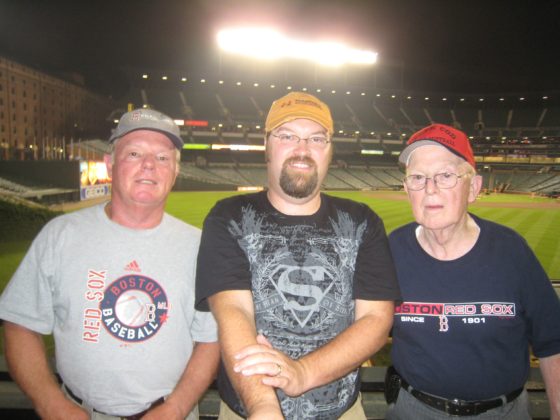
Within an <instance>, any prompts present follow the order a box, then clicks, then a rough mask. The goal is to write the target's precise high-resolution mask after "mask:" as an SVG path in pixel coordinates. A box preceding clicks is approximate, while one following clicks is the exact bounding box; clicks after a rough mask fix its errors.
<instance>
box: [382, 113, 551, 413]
mask: <svg viewBox="0 0 560 420" xmlns="http://www.w3.org/2000/svg"><path fill="white" fill-rule="evenodd" d="M399 160H400V162H401V164H403V165H404V166H405V167H406V176H405V178H404V188H405V190H406V192H407V194H408V198H409V200H410V202H411V205H412V212H413V214H414V217H415V219H416V222H413V223H410V224H408V225H406V226H403V227H401V228H399V229H397V230H395V231H393V232H392V233H391V235H390V236H389V240H390V244H391V250H392V252H393V257H394V259H395V264H396V267H397V275H398V279H399V284H400V288H401V292H402V297H403V302H402V303H401V304H400V305H399V306H397V307H396V308H395V319H394V325H393V348H392V361H393V363H394V369H390V371H389V373H388V376H387V381H386V392H387V393H386V396H387V399H388V402H389V403H390V405H389V410H388V413H387V418H388V419H411V418H414V419H447V418H449V417H450V416H453V417H457V416H467V417H469V418H472V417H471V416H473V417H481V418H488V419H490V418H491V419H498V418H507V419H530V418H531V417H530V413H529V404H528V397H527V391H525V390H524V388H523V387H524V385H525V382H526V381H527V377H528V373H529V346H531V347H532V350H533V353H534V354H535V355H536V356H537V357H539V359H540V367H541V370H542V373H543V378H544V380H545V383H546V387H547V394H548V398H549V401H550V413H551V418H553V419H558V418H560V417H559V415H560V322H559V320H560V302H559V300H558V297H557V296H556V293H555V292H554V290H553V288H552V286H551V283H550V280H549V279H548V277H547V275H546V273H545V272H544V270H543V268H542V266H541V265H540V263H539V261H538V260H537V258H536V257H535V255H534V254H533V252H532V251H531V249H530V248H529V246H528V245H527V243H526V242H525V240H524V239H522V238H521V237H520V236H519V235H518V234H517V233H515V232H514V231H512V230H511V229H509V228H506V227H504V226H501V225H498V224H496V223H492V222H489V221H487V220H484V219H481V218H479V217H477V216H475V215H473V214H470V213H469V212H468V209H467V208H468V205H469V204H470V203H472V202H474V200H475V199H476V197H477V195H478V193H479V191H480V188H481V185H482V178H481V177H480V176H479V175H477V174H476V166H475V165H476V164H475V159H474V155H473V151H472V149H471V146H470V143H469V139H468V138H467V136H466V135H465V134H464V133H463V132H461V131H459V130H457V129H455V128H453V127H449V126H446V125H442V124H434V125H431V126H429V127H426V128H424V129H423V130H420V131H419V132H417V133H415V134H414V135H413V136H412V137H411V138H410V140H409V141H408V146H407V147H406V148H405V149H404V151H403V152H402V153H401V155H400V158H399Z"/></svg>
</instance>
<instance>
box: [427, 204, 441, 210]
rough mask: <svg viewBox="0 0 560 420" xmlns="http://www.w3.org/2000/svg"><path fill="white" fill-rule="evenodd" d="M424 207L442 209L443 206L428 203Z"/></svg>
mask: <svg viewBox="0 0 560 420" xmlns="http://www.w3.org/2000/svg"><path fill="white" fill-rule="evenodd" d="M424 207H425V208H426V210H441V209H442V208H443V206H442V205H441V204H428V205H426V206H424Z"/></svg>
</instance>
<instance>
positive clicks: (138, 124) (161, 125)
mask: <svg viewBox="0 0 560 420" xmlns="http://www.w3.org/2000/svg"><path fill="white" fill-rule="evenodd" d="M136 130H152V131H158V132H160V133H162V134H165V135H166V136H167V137H169V139H170V140H171V141H172V142H173V144H174V145H175V147H176V148H177V149H179V150H181V149H182V148H183V144H184V142H183V139H182V138H181V134H180V132H179V127H178V126H177V124H175V122H174V121H173V120H172V119H171V118H169V117H168V116H167V115H165V114H162V113H161V112H159V111H155V110H153V109H143V108H139V109H135V110H134V111H130V112H127V113H126V114H123V115H122V117H121V119H120V120H119V124H118V125H117V128H115V130H113V133H112V134H111V137H110V138H109V143H113V142H114V141H115V140H117V139H119V138H121V137H123V136H124V135H126V134H128V133H130V132H132V131H136Z"/></svg>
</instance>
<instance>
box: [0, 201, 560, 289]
mask: <svg viewBox="0 0 560 420" xmlns="http://www.w3.org/2000/svg"><path fill="white" fill-rule="evenodd" d="M233 194H238V193H233V192H175V193H172V194H171V195H170V197H169V200H168V203H167V211H168V212H169V213H170V214H172V215H174V216H176V217H178V218H179V219H182V220H184V221H186V222H187V223H190V224H192V225H194V226H198V227H202V223H203V221H204V218H205V217H206V214H207V213H208V211H209V210H210V208H212V206H213V205H214V203H215V202H216V201H217V200H220V199H222V198H225V197H228V196H231V195H233ZM330 194H333V195H337V196H340V197H346V198H351V199H354V200H356V201H360V202H363V203H365V204H367V205H368V206H370V207H371V208H372V209H373V210H374V211H376V212H377V213H378V214H379V215H380V216H381V218H382V219H383V221H384V223H385V227H386V229H387V232H391V231H392V230H393V229H395V228H396V227H398V226H401V225H403V224H405V223H408V222H409V221H411V220H412V212H411V210H410V205H409V203H408V201H406V199H405V195H404V193H398V192H394V193H389V192H384V193H375V192H367V191H364V192H359V191H344V192H330ZM470 210H471V211H472V212H473V213H474V214H476V215H479V216H481V217H484V218H487V219H489V220H493V221H496V222H498V223H501V224H504V225H506V226H509V227H511V228H513V229H515V230H516V231H517V232H519V233H520V234H521V235H522V236H523V237H525V238H526V240H527V242H528V243H529V245H530V246H531V248H532V249H533V250H534V251H535V253H536V254H537V256H538V258H539V260H540V261H541V263H542V265H543V266H544V268H545V270H546V272H547V273H548V275H549V276H550V278H552V279H560V240H559V238H560V204H558V202H554V201H553V200H550V199H547V198H543V197H535V198H531V197H530V196H523V195H507V194H500V195H490V196H482V197H481V198H480V199H479V200H477V202H476V203H475V204H474V205H472V206H471V208H470ZM2 223H11V221H3V222H2ZM30 242H31V241H30V239H17V240H11V241H4V240H3V239H1V238H0V290H3V289H4V286H5V284H6V283H7V281H8V280H9V279H10V277H11V276H12V274H13V272H14V271H15V269H16V268H17V265H18V264H19V261H20V260H21V258H23V255H24V254H25V252H26V250H27V248H28V246H29V244H30Z"/></svg>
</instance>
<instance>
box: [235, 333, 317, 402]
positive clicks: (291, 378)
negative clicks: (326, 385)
mask: <svg viewBox="0 0 560 420" xmlns="http://www.w3.org/2000/svg"><path fill="white" fill-rule="evenodd" d="M234 357H235V359H236V360H237V362H236V363H235V365H234V366H233V370H234V371H235V372H238V373H241V374H242V375H245V376H251V375H263V379H262V382H263V384H265V385H269V386H273V387H275V388H280V389H281V390H282V391H284V393H285V394H286V395H288V396H290V397H297V396H298V395H301V394H303V393H304V392H305V391H307V389H306V388H305V370H304V367H303V365H302V364H301V363H300V362H299V361H298V360H293V359H290V358H289V357H288V356H286V355H285V354H284V353H282V352H281V351H278V350H276V349H274V348H273V347H272V345H271V344H270V342H269V341H268V340H267V339H266V338H265V337H264V336H263V335H261V334H259V335H257V344H254V345H251V346H247V347H245V348H244V349H242V350H241V351H240V352H239V353H237V354H236V355H235V356H234Z"/></svg>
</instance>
